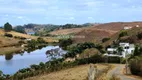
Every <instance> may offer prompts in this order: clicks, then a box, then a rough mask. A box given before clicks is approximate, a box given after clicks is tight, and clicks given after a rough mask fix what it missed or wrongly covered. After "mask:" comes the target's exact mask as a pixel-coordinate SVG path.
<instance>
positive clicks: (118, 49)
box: [117, 46, 124, 55]
mask: <svg viewBox="0 0 142 80" xmlns="http://www.w3.org/2000/svg"><path fill="white" fill-rule="evenodd" d="M117 51H118V54H119V55H122V51H124V50H123V48H122V47H120V46H119V47H118V48H117Z"/></svg>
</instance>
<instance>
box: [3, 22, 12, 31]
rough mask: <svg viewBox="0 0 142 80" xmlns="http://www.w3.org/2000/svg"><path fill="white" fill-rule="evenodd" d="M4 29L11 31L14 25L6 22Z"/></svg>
mask: <svg viewBox="0 0 142 80" xmlns="http://www.w3.org/2000/svg"><path fill="white" fill-rule="evenodd" d="M4 30H5V31H7V32H8V31H11V30H12V25H11V24H9V23H8V22H7V23H5V24H4Z"/></svg>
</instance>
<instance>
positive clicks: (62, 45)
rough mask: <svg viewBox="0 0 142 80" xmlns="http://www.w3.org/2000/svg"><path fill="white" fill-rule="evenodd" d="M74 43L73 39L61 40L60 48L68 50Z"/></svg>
mask: <svg viewBox="0 0 142 80" xmlns="http://www.w3.org/2000/svg"><path fill="white" fill-rule="evenodd" d="M72 43H73V41H72V40H71V39H60V40H59V46H60V47H62V48H63V49H67V46H69V45H71V44H72Z"/></svg>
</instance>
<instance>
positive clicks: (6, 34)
mask: <svg viewBox="0 0 142 80" xmlns="http://www.w3.org/2000/svg"><path fill="white" fill-rule="evenodd" d="M4 36H6V37H13V35H12V34H8V33H5V34H4Z"/></svg>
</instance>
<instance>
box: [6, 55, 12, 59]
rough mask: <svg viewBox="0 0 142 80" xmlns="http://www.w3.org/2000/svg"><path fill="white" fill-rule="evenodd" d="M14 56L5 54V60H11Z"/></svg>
mask: <svg viewBox="0 0 142 80" xmlns="http://www.w3.org/2000/svg"><path fill="white" fill-rule="evenodd" d="M12 58H13V54H5V60H11V59H12Z"/></svg>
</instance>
